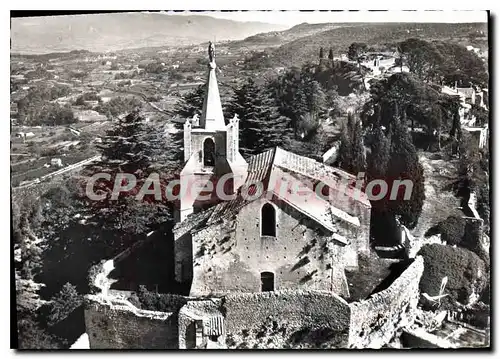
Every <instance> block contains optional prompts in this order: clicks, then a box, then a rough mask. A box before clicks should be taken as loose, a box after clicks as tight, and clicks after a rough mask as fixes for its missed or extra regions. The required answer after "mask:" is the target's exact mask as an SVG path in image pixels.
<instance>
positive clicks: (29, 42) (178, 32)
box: [11, 12, 287, 54]
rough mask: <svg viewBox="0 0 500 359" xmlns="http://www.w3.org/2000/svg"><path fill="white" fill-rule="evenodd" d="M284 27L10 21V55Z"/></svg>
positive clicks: (129, 17)
mask: <svg viewBox="0 0 500 359" xmlns="http://www.w3.org/2000/svg"><path fill="white" fill-rule="evenodd" d="M286 28H287V26H284V25H276V24H268V23H262V22H239V21H232V20H225V19H217V18H213V17H210V16H202V15H201V16H200V15H192V16H184V15H165V14H161V13H143V12H137V13H108V14H92V15H63V16H40V17H25V18H12V19H11V52H12V53H21V54H43V53H50V52H64V51H71V50H89V51H93V52H106V51H117V50H122V49H130V48H140V47H156V46H183V45H191V44H198V43H204V42H207V41H210V40H214V39H215V40H216V41H217V40H218V41H222V40H240V39H244V38H246V37H249V36H252V35H255V34H257V33H263V32H269V31H280V30H284V29H286Z"/></svg>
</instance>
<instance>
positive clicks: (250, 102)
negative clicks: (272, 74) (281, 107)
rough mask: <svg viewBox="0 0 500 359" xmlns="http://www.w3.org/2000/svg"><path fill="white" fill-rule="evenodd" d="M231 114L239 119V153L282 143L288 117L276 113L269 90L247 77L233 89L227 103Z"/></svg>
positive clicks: (285, 139) (281, 144) (251, 151)
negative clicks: (231, 96)
mask: <svg viewBox="0 0 500 359" xmlns="http://www.w3.org/2000/svg"><path fill="white" fill-rule="evenodd" d="M228 110H229V113H230V114H231V117H232V116H233V115H234V114H236V115H238V117H239V119H240V148H241V152H242V154H243V156H245V157H246V156H249V155H253V154H256V153H260V152H262V151H264V150H266V149H268V148H272V147H275V146H284V145H285V144H286V141H287V138H288V137H289V129H288V126H289V119H288V118H286V117H284V116H280V114H279V113H278V111H277V109H276V106H275V103H274V101H273V99H272V97H271V93H270V92H269V90H268V89H267V88H265V87H259V86H257V85H256V84H255V82H254V81H253V79H251V78H248V79H247V80H246V81H245V82H244V83H243V84H242V85H241V86H240V87H239V88H237V89H236V90H235V91H234V95H233V98H232V101H231V102H230V104H229V105H228Z"/></svg>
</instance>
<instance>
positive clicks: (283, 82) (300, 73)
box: [268, 66, 327, 136]
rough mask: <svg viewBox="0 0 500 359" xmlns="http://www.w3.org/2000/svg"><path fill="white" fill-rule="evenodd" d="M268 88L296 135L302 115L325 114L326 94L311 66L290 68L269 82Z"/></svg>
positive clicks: (315, 115)
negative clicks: (315, 77)
mask: <svg viewBox="0 0 500 359" xmlns="http://www.w3.org/2000/svg"><path fill="white" fill-rule="evenodd" d="M268 86H269V89H270V91H271V93H270V96H272V97H273V98H274V99H275V101H276V105H277V107H278V111H279V113H280V114H281V115H282V116H285V117H288V118H289V119H290V120H291V127H292V128H293V129H294V131H295V133H296V135H299V136H300V133H299V132H298V128H299V124H300V122H301V119H302V118H303V117H304V116H308V115H311V116H312V117H314V118H321V117H325V116H326V115H327V106H326V104H327V103H326V100H327V98H326V95H325V92H324V91H323V88H322V86H321V85H320V84H319V83H318V82H317V81H316V80H315V79H314V77H313V72H312V68H311V67H310V66H304V67H303V68H302V69H298V68H292V69H291V70H290V71H288V72H286V73H285V74H284V75H282V76H280V77H279V78H278V79H276V80H274V81H271V82H270V83H269V85H268Z"/></svg>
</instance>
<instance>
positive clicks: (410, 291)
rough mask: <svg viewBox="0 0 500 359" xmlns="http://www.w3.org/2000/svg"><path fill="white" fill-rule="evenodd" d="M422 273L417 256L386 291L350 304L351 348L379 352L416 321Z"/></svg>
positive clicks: (421, 261) (422, 268) (421, 262)
mask: <svg viewBox="0 0 500 359" xmlns="http://www.w3.org/2000/svg"><path fill="white" fill-rule="evenodd" d="M423 270H424V262H423V259H422V257H420V256H418V257H417V258H415V260H414V262H413V263H412V264H411V265H410V266H409V267H408V268H407V269H406V270H405V271H404V272H403V273H402V274H401V276H400V277H399V278H397V279H396V280H395V281H394V282H393V283H392V284H391V285H390V286H389V288H387V289H385V290H383V291H381V292H379V293H376V294H374V295H373V296H371V297H370V298H368V299H366V300H363V301H360V302H355V303H350V304H349V306H350V309H351V321H350V328H349V347H350V348H381V347H382V346H383V345H385V344H387V343H388V342H389V341H390V339H391V338H392V337H393V336H394V334H395V333H396V332H397V331H398V330H400V329H401V328H402V327H404V326H406V325H408V324H411V323H412V322H413V321H414V320H415V315H416V313H415V309H416V306H417V303H418V298H419V289H418V288H419V283H420V277H421V276H422V273H423Z"/></svg>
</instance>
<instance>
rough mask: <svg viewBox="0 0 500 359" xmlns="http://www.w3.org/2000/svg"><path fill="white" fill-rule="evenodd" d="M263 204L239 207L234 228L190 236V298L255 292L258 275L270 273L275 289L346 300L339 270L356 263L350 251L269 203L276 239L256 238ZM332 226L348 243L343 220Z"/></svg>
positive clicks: (258, 287)
mask: <svg viewBox="0 0 500 359" xmlns="http://www.w3.org/2000/svg"><path fill="white" fill-rule="evenodd" d="M265 202H267V200H266V199H265V198H261V199H258V200H255V201H254V202H252V203H250V204H249V205H247V206H245V207H243V208H242V209H241V210H240V212H239V213H238V214H237V215H236V221H235V227H232V228H230V229H227V228H225V227H224V226H222V225H221V226H212V227H210V228H206V229H204V230H202V231H200V232H198V233H196V234H195V235H194V237H193V256H194V258H195V260H194V267H193V272H194V277H193V283H192V287H191V295H208V294H222V293H226V292H229V291H237V292H260V291H261V273H262V272H272V273H274V279H275V281H274V283H275V290H281V289H287V288H288V289H292V288H297V287H299V288H300V287H302V288H309V289H315V290H323V291H333V292H334V293H337V294H340V295H345V296H347V295H348V288H347V283H346V279H345V274H344V267H345V266H346V265H348V264H351V265H354V264H355V261H356V253H355V249H353V248H351V247H350V246H345V245H344V244H341V243H339V242H337V241H335V240H333V239H332V238H331V237H330V235H329V234H328V233H326V232H325V231H324V230H322V228H321V227H320V226H319V225H318V224H316V223H314V222H311V221H309V222H306V221H305V218H304V216H303V215H301V214H300V213H298V212H297V211H296V210H294V209H292V208H290V207H289V206H287V205H275V204H273V205H274V207H275V210H276V227H277V229H276V237H268V236H261V229H260V228H261V227H260V226H261V218H260V211H261V207H262V205H263V204H264V203H265ZM273 203H274V202H273ZM334 226H335V227H336V228H337V234H340V235H342V236H344V237H345V238H347V239H351V238H355V237H356V235H357V233H356V231H355V229H353V228H352V227H351V226H349V225H347V224H346V223H345V222H343V221H340V220H338V222H337V223H335V224H334ZM214 238H215V240H214V241H210V239H214ZM220 243H223V244H222V245H220Z"/></svg>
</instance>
